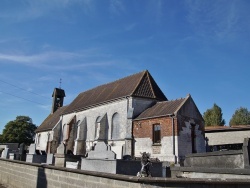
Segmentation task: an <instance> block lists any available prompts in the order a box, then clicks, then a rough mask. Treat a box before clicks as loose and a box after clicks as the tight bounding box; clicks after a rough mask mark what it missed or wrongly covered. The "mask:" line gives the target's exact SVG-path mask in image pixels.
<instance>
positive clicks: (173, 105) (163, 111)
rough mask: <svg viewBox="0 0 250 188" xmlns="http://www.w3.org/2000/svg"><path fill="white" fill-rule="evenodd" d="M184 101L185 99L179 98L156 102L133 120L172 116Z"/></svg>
mask: <svg viewBox="0 0 250 188" xmlns="http://www.w3.org/2000/svg"><path fill="white" fill-rule="evenodd" d="M185 100H186V98H181V99H176V100H172V101H164V102H157V103H156V104H155V105H154V106H152V107H151V108H148V109H147V110H145V111H144V112H142V113H141V114H140V115H139V116H138V117H137V118H136V119H135V120H140V119H147V118H153V117H160V116H166V115H171V114H174V113H175V112H176V111H177V110H178V109H179V108H180V106H181V105H182V104H183V102H184V101H185Z"/></svg>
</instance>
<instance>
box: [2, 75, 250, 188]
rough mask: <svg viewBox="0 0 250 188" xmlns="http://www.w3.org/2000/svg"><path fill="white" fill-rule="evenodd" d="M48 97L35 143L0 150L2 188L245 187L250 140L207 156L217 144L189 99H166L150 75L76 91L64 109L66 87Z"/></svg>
mask: <svg viewBox="0 0 250 188" xmlns="http://www.w3.org/2000/svg"><path fill="white" fill-rule="evenodd" d="M128 83H129V84H128ZM111 90H112V93H110V92H109V91H111ZM97 94H98V97H97V98H95V97H93V98H91V96H96V95H97ZM52 97H53V101H52V111H51V113H50V114H49V115H48V117H47V118H46V119H45V120H44V121H43V123H42V124H41V125H40V126H39V127H38V128H37V130H36V138H35V142H34V143H32V144H30V145H29V146H26V145H25V144H24V143H22V144H18V143H6V144H0V156H1V158H0V183H2V184H3V185H10V186H11V187H16V188H19V187H141V186H143V185H146V186H147V187H149V188H150V187H168V186H169V187H190V186H192V187H200V186H203V187H217V186H218V185H219V186H220V187H235V186H238V185H240V186H245V185H248V184H249V183H250V156H249V155H250V141H249V138H247V137H245V136H244V137H242V138H238V139H237V142H239V141H238V140H240V139H242V144H240V145H241V146H242V149H241V148H240V149H239V148H238V150H228V149H227V150H222V151H217V150H212V149H211V148H213V147H214V146H216V147H217V146H218V145H219V144H218V142H217V143H215V142H214V140H213V138H214V135H211V134H210V135H209V136H208V137H209V138H208V137H206V135H205V128H204V121H203V118H202V116H201V114H200V112H199V110H198V108H197V107H196V105H195V103H194V101H193V99H192V97H191V95H190V94H188V95H187V96H186V97H185V98H180V99H176V100H172V101H168V100H167V98H166V97H165V95H164V94H163V93H162V91H161V90H160V88H159V87H158V86H157V84H156V83H155V81H154V79H153V78H152V76H151V75H150V73H149V72H148V71H143V72H140V73H137V74H134V75H131V76H128V77H125V78H122V79H120V80H117V81H114V82H111V83H108V84H105V85H101V86H98V87H96V88H93V89H91V90H88V91H85V92H83V93H80V94H79V96H78V97H76V99H75V100H73V102H72V103H71V104H69V105H68V106H63V99H64V97H65V92H64V90H63V89H61V88H55V89H54V91H53V94H52ZM234 131H235V130H234ZM240 131H242V130H240ZM210 133H211V132H210ZM223 134H224V136H226V135H225V134H226V133H225V132H223ZM228 134H229V133H228ZM209 144H210V145H209ZM211 144H212V145H211ZM224 144H225V145H226V144H227V143H224ZM230 144H231V145H233V143H230ZM238 145H239V144H237V146H238ZM217 148H219V147H217Z"/></svg>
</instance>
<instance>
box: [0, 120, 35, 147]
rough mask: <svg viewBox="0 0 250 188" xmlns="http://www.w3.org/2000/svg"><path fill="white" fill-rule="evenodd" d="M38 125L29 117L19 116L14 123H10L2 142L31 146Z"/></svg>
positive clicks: (5, 128)
mask: <svg viewBox="0 0 250 188" xmlns="http://www.w3.org/2000/svg"><path fill="white" fill-rule="evenodd" d="M36 128H37V127H36V125H35V124H33V123H32V119H31V118H30V117H28V116H17V117H16V119H15V120H14V121H10V122H8V123H7V124H6V125H5V127H4V129H3V134H2V142H6V143H13V142H14V143H25V144H30V143H32V142H33V140H34V136H35V130H36Z"/></svg>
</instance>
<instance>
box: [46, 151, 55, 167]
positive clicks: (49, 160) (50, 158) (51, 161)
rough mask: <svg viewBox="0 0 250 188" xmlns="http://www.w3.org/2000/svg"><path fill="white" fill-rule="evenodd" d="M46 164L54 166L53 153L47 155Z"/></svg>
mask: <svg viewBox="0 0 250 188" xmlns="http://www.w3.org/2000/svg"><path fill="white" fill-rule="evenodd" d="M46 164H48V165H54V164H55V157H54V154H53V153H49V154H47V159H46Z"/></svg>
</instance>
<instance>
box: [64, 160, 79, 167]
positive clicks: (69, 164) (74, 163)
mask: <svg viewBox="0 0 250 188" xmlns="http://www.w3.org/2000/svg"><path fill="white" fill-rule="evenodd" d="M66 168H72V169H78V168H79V161H77V162H66Z"/></svg>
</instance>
